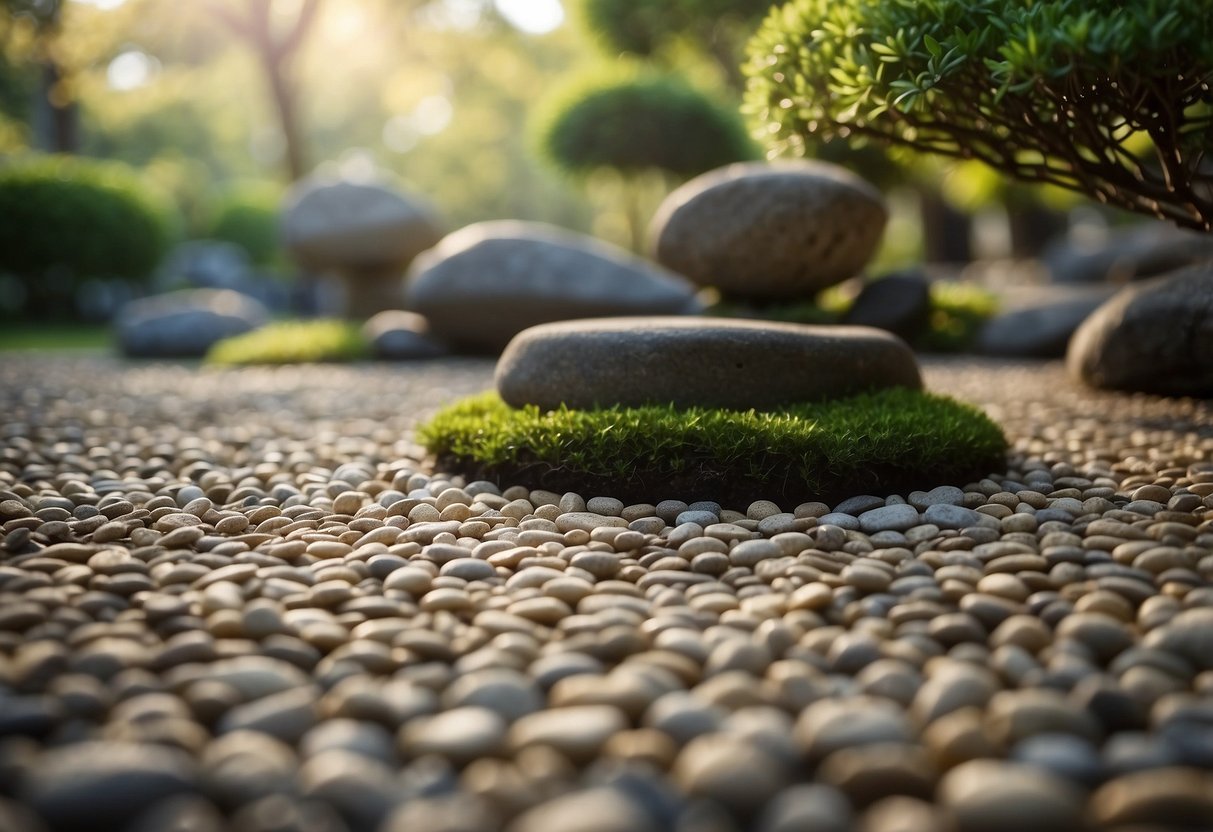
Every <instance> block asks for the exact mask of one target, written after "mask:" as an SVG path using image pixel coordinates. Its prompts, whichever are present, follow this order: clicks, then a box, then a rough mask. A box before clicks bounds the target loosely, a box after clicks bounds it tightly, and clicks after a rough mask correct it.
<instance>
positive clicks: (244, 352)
mask: <svg viewBox="0 0 1213 832" xmlns="http://www.w3.org/2000/svg"><path fill="white" fill-rule="evenodd" d="M370 352H371V350H370V345H369V344H367V342H366V339H365V338H364V337H363V336H362V330H361V328H360V327H359V325H358V324H353V323H349V322H347V321H335V320H316V321H282V322H280V323H275V324H270V325H269V326H264V327H262V328H261V329H258V330H254V331H253V332H249V333H246V334H244V335H236V336H234V337H232V338H225V339H224V340H222V341H220V342H219V343H218V344H215V346H213V347H211V350H210V352H208V353H207V354H206V361H207V362H208V363H210V364H221V365H229V366H231V365H247V364H310V363H318V362H341V361H358V360H361V359H364V358H368V357H370Z"/></svg>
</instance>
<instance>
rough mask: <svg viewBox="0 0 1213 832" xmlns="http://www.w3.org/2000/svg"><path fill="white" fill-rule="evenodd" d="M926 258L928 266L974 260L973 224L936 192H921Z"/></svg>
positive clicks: (967, 216) (965, 215) (924, 254)
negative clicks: (930, 264)
mask: <svg viewBox="0 0 1213 832" xmlns="http://www.w3.org/2000/svg"><path fill="white" fill-rule="evenodd" d="M919 198H920V206H921V208H920V210H921V212H922V236H923V258H924V259H925V260H926V262H928V263H968V262H969V261H970V260H972V259H973V244H972V230H973V221H972V219H971V218H970V217H969V215H968V214H965V213H963V212H961V211H957V210H956V209H955V208H953V207H952V206H951V205H949V204H948V203H947V202H945V201H944V199H943V197H941V196H940V195H939V193H938V192H936V191H931V190H926V189H924V190H921V191H920V192H919Z"/></svg>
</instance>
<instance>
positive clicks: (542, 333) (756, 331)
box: [497, 318, 922, 410]
mask: <svg viewBox="0 0 1213 832" xmlns="http://www.w3.org/2000/svg"><path fill="white" fill-rule="evenodd" d="M921 386H922V381H921V378H920V376H919V373H918V364H917V362H916V361H915V359H914V354H913V353H912V352H911V351H910V349H909V347H907V346H906V345H905V343H904V342H903V341H901V340H900V339H898V338H896V337H894V336H892V335H890V334H888V333H886V332H882V331H880V330H876V329H869V328H867V327H846V326H837V327H820V326H805V325H799V324H777V323H765V322H758V321H727V320H717V319H710V318H616V319H612V320H600V321H569V322H566V323H559V324H548V325H545V326H537V327H534V328H532V329H529V330H527V331H525V332H523V333H521V334H519V335H518V337H517V338H515V339H514V340H513V341H512V342H510V345H509V347H507V348H506V351H505V353H504V354H503V355H502V356H501V360H500V361H499V362H498V364H497V390H498V392H499V393H500V394H501V398H502V399H504V400H505V401H506V402H507V403H508V404H510V405H513V406H515V407H521V406H522V405H527V404H533V405H538V406H539V407H541V408H545V409H552V408H556V407H559V406H560V405H562V404H564V405H567V406H568V407H571V408H591V407H594V406H596V405H598V406H606V405H616V404H618V405H624V406H629V407H634V406H639V405H645V404H668V403H673V404H674V405H676V406H679V407H691V406H702V407H721V408H729V409H740V410H744V409H748V408H751V407H752V408H759V409H762V408H774V407H779V406H781V405H787V404H792V403H795V402H803V401H812V400H820V399H829V398H840V397H843V396H848V395H852V394H855V393H859V392H863V391H866V390H873V389H879V388H886V387H912V388H917V387H921Z"/></svg>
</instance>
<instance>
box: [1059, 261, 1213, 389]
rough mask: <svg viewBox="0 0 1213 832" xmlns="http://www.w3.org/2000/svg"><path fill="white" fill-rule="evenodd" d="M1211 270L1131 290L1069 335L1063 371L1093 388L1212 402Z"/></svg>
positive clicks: (1181, 274)
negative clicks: (1133, 391)
mask: <svg viewBox="0 0 1213 832" xmlns="http://www.w3.org/2000/svg"><path fill="white" fill-rule="evenodd" d="M1210 344H1213V267H1210V266H1194V267H1192V268H1190V269H1185V270H1183V271H1181V272H1176V273H1175V274H1173V275H1169V276H1166V277H1160V278H1156V279H1154V280H1151V281H1148V282H1145V283H1142V284H1139V285H1135V286H1131V287H1128V288H1126V289H1123V290H1121V291H1120V292H1118V293H1117V294H1116V295H1115V296H1114V297H1113V298H1112V299H1111V300H1109V301H1107V302H1106V303H1105V304H1103V305H1102V306H1101V307H1099V309H1097V310H1096V311H1095V312H1094V313H1093V314H1092V315H1091V316H1090V317H1089V318H1087V320H1086V321H1085V322H1084V323H1083V324H1082V326H1080V327H1079V328H1078V331H1077V332H1075V333H1074V337H1073V338H1072V339H1071V340H1070V347H1069V350H1068V352H1067V355H1066V363H1067V364H1068V366H1069V369H1070V373H1071V375H1073V376H1074V377H1076V378H1078V379H1080V380H1082V381H1084V382H1086V383H1087V384H1090V385H1092V386H1094V387H1106V388H1113V389H1118V390H1135V391H1139V392H1144V393H1159V394H1162V395H1169V396H1209V395H1213V349H1210Z"/></svg>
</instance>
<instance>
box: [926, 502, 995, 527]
mask: <svg viewBox="0 0 1213 832" xmlns="http://www.w3.org/2000/svg"><path fill="white" fill-rule="evenodd" d="M984 516H985V515H983V514H982V513H981V512H980V511H974V510H973V509H971V508H965V507H964V506H955V505H950V504H948V503H936V504H935V505H930V506H927V508H926V511H924V512H923V513H922V521H923V522H924V523H930V524H931V525H933V526H939V528H941V529H966V528H968V527H969V526H976V525H978V524H980V523H981V518H982V517H984Z"/></svg>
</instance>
